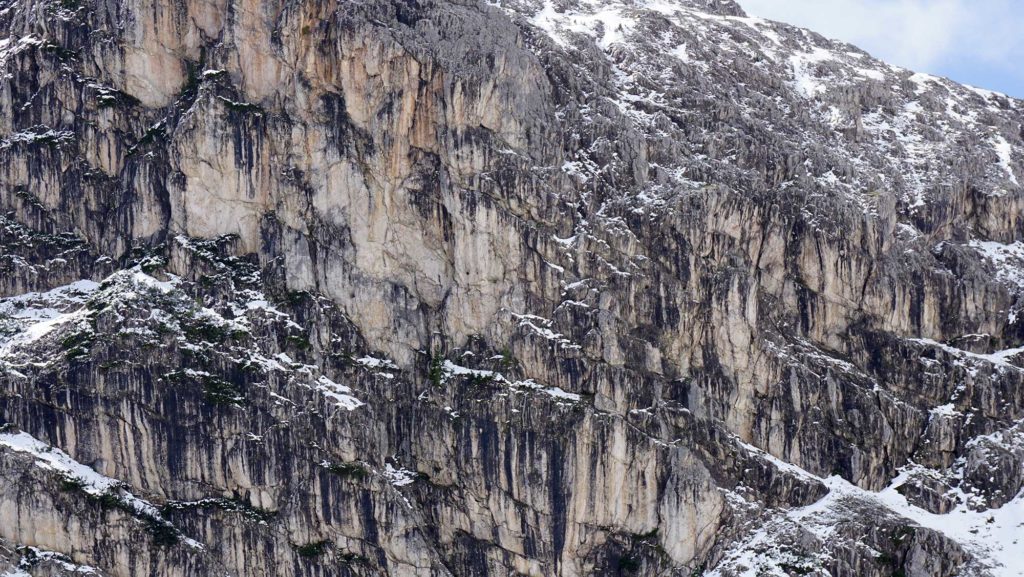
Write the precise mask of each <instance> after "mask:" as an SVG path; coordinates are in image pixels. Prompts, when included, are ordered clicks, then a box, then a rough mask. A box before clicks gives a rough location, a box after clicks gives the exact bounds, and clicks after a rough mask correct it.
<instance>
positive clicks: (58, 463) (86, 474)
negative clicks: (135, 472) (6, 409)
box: [0, 432, 202, 548]
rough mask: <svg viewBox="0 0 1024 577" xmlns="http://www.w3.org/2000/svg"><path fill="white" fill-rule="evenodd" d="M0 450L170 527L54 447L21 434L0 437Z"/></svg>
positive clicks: (121, 485) (114, 483)
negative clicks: (23, 456) (28, 458)
mask: <svg viewBox="0 0 1024 577" xmlns="http://www.w3.org/2000/svg"><path fill="white" fill-rule="evenodd" d="M0 447H6V448H8V449H11V450H13V451H15V452H18V453H27V454H29V455H32V456H33V457H34V458H35V464H36V466H38V467H40V468H41V469H46V470H49V471H55V472H56V473H58V474H60V475H62V476H63V477H64V478H65V479H67V480H69V481H71V482H73V483H75V484H76V485H78V486H79V487H80V488H81V490H83V491H85V492H86V493H88V494H90V495H94V496H103V495H111V494H113V495H115V496H116V497H117V498H118V499H119V500H120V501H121V502H122V503H124V504H125V505H126V506H127V507H128V508H130V509H131V510H132V511H134V512H135V514H137V515H141V516H144V517H146V518H149V519H153V520H155V521H157V522H159V523H162V524H165V525H167V526H169V527H170V526H171V525H170V523H169V522H167V521H166V520H164V518H163V517H162V516H161V515H160V511H159V509H157V507H156V506H154V505H153V504H152V503H150V502H149V501H146V500H144V499H140V498H139V497H136V496H135V495H133V494H132V493H131V492H129V491H128V490H127V488H126V487H127V485H126V483H125V482H124V481H119V480H117V479H112V478H110V477H107V476H106V475H102V474H100V473H98V472H96V470H94V469H93V468H92V467H88V466H86V465H83V464H82V463H79V462H78V461H76V460H74V459H72V458H71V456H70V455H68V454H67V453H65V452H64V451H61V450H60V449H58V448H56V447H52V446H50V445H48V444H46V443H44V442H42V441H40V440H38V439H36V438H35V437H33V436H32V435H29V434H28V433H25V432H19V433H0ZM184 541H185V543H186V544H187V545H189V546H190V547H193V548H202V545H201V544H200V543H198V542H196V541H194V540H192V539H187V538H186V539H185V540H184Z"/></svg>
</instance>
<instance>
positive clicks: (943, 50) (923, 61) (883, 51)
mask: <svg viewBox="0 0 1024 577" xmlns="http://www.w3.org/2000/svg"><path fill="white" fill-rule="evenodd" d="M738 1H739V2H740V4H741V5H742V6H743V8H744V9H746V10H747V12H748V13H750V14H752V15H756V16H761V17H765V18H770V19H773V20H781V21H784V22H790V23H792V24H796V25H798V26H803V27H805V28H810V29H812V30H815V31H816V32H820V33H822V34H824V35H826V36H829V37H833V38H838V39H840V40H844V41H847V42H850V43H851V44H855V45H858V46H860V47H861V48H864V49H865V50H868V51H869V52H871V53H873V54H875V55H876V56H879V57H881V58H883V59H885V60H888V61H890V62H892V63H894V64H899V65H901V66H905V67H908V68H912V69H915V70H923V71H938V70H941V69H942V68H943V67H944V66H948V65H949V64H950V63H951V62H954V61H958V62H965V61H980V62H984V63H986V64H988V65H996V66H1007V67H1010V66H1012V67H1015V68H1018V69H1019V67H1020V66H1021V64H1020V63H1019V62H1012V61H1015V60H1017V58H1015V57H1014V56H1013V55H1014V54H1017V55H1019V54H1021V51H1022V48H1024V40H1022V35H1021V34H1020V32H1019V28H1020V25H1021V21H1022V17H1021V16H1022V13H1024V6H1022V5H1024V2H1021V1H1020V0H738ZM1011 62H1012V63H1011Z"/></svg>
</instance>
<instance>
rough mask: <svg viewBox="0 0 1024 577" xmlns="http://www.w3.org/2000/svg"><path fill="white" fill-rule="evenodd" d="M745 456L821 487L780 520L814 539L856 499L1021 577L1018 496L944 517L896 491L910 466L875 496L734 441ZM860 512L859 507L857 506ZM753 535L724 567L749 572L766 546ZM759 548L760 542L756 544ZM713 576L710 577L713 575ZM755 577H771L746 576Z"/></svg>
mask: <svg viewBox="0 0 1024 577" xmlns="http://www.w3.org/2000/svg"><path fill="white" fill-rule="evenodd" d="M736 442H737V444H739V445H740V446H741V447H743V448H744V449H746V450H747V451H748V452H750V453H751V454H754V455H756V456H758V457H760V458H762V459H765V460H767V461H769V462H771V463H772V464H773V465H775V466H776V467H777V468H779V469H780V470H782V471H784V472H787V473H789V474H791V475H794V476H796V477H798V478H802V479H808V480H815V481H818V482H820V483H822V484H824V485H825V486H826V487H827V488H828V490H829V492H828V494H827V495H825V496H824V497H823V498H821V499H819V500H818V501H816V502H815V503H812V504H810V505H808V506H806V507H799V508H794V509H790V510H788V511H785V512H784V514H785V516H786V517H787V518H788V519H790V520H792V521H794V522H796V523H797V524H799V525H802V526H803V527H805V528H808V529H810V530H812V531H813V532H814V533H815V534H816V535H817V536H818V537H819V538H821V539H822V540H825V541H827V540H828V539H829V538H830V537H831V536H832V531H833V530H834V527H835V525H836V523H837V522H839V521H841V520H842V519H843V515H844V511H843V509H844V507H843V506H842V502H843V501H846V500H849V499H856V500H858V501H861V502H866V503H870V504H874V505H877V506H879V507H881V508H883V509H885V510H888V511H890V512H891V513H893V514H895V515H898V516H900V517H904V518H906V519H909V520H911V521H913V522H914V523H916V524H918V525H919V526H921V527H925V528H927V529H932V530H934V531H937V532H939V533H942V534H944V535H945V536H946V537H948V538H950V539H952V540H954V541H956V542H957V543H959V544H960V545H961V546H963V547H964V548H965V549H966V550H967V551H969V552H971V553H973V554H974V555H975V556H976V557H977V560H978V561H979V562H983V563H985V562H991V567H990V570H991V571H992V574H993V575H994V576H995V577H1021V576H1024V555H1022V554H1021V553H1022V552H1024V491H1022V492H1021V493H1020V494H1018V495H1017V496H1016V498H1014V499H1013V500H1012V501H1010V502H1009V503H1007V504H1006V505H1004V506H1003V507H1000V508H998V509H989V510H985V511H974V510H971V509H970V508H969V507H968V506H967V503H968V499H966V498H965V499H961V500H960V501H961V503H960V504H959V505H958V506H957V507H956V508H955V509H953V510H952V511H951V512H949V513H946V514H935V513H931V512H929V511H926V510H924V509H922V508H920V507H917V506H915V505H912V504H911V503H909V502H908V501H907V499H906V497H904V496H903V495H902V494H900V492H899V488H900V487H901V486H903V485H904V484H905V483H906V482H907V481H908V480H909V479H910V477H911V474H912V473H913V472H914V470H915V466H913V465H912V466H909V467H906V468H904V470H903V471H902V472H901V473H900V474H899V475H898V476H897V477H896V478H894V479H893V480H892V481H891V482H890V484H889V486H888V487H886V488H885V489H883V490H882V491H879V492H873V491H868V490H866V489H861V488H860V487H857V486H856V485H854V484H852V483H850V482H849V481H847V480H845V479H843V478H842V477H839V476H835V475H833V476H830V477H827V478H822V477H818V476H816V475H813V474H812V473H810V472H808V471H806V470H804V469H802V468H800V467H797V466H796V465H793V464H791V463H787V462H785V461H782V460H781V459H778V458H776V457H773V456H771V455H769V454H768V453H766V452H764V451H762V450H760V449H758V448H756V447H754V446H752V445H749V444H746V443H743V442H741V441H738V440H737V441H736ZM858 508H859V509H863V505H859V506H858ZM762 533H764V534H761V535H759V534H757V533H755V535H753V536H752V537H750V538H748V539H747V541H746V543H744V544H743V546H742V547H741V548H740V549H739V550H737V551H735V552H734V553H733V554H732V555H731V556H727V558H726V561H729V564H730V565H733V564H736V563H738V564H740V565H743V566H745V567H747V568H748V569H750V570H751V571H754V569H755V567H756V565H757V563H755V562H754V559H753V556H754V553H753V549H755V548H756V547H754V545H756V544H757V543H755V541H757V542H762V541H768V542H770V539H771V535H770V534H768V532H766V531H762ZM762 544H763V543H762ZM716 574H717V573H712V575H716ZM746 574H749V575H755V574H757V575H761V574H772V573H770V572H769V573H755V572H750V573H746Z"/></svg>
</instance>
